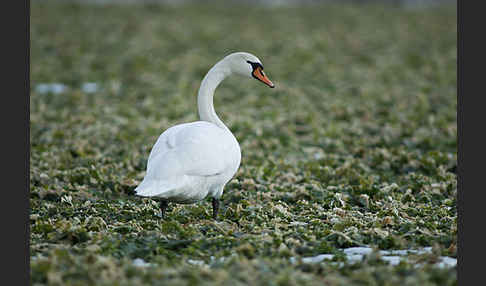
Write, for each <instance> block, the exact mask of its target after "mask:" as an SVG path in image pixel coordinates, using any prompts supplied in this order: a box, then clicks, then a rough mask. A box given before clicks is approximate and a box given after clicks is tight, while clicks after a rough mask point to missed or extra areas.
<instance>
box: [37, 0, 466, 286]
mask: <svg viewBox="0 0 486 286" xmlns="http://www.w3.org/2000/svg"><path fill="white" fill-rule="evenodd" d="M456 27H457V26H456V10H455V8H454V7H436V8H434V9H425V10H421V9H402V8H400V7H397V6H383V5H371V6H368V5H356V6H354V5H324V6H319V5H317V6H315V5H313V6H303V7H283V6H275V7H262V6H254V5H248V6H235V5H233V6H224V5H219V6H214V7H208V6H207V5H194V4H191V5H184V4H183V5H178V6H163V5H155V4H147V5H113V4H110V5H88V4H86V5H85V4H83V5H78V4H66V3H64V4H56V3H54V2H53V1H34V2H32V3H31V60H32V65H31V76H30V78H31V85H30V86H31V98H30V136H31V137H30V142H31V148H30V151H31V153H30V189H31V194H30V206H31V214H30V227H31V228H30V234H31V238H30V253H31V279H32V284H33V285H150V284H155V285H160V284H164V285H194V284H197V285H228V284H231V285H269V284H270V285H456V284H457V273H456V267H455V266H454V264H455V263H456V260H455V259H457V247H456V243H457V209H456V194H457V177H456V174H455V166H456V163H457V151H456V148H457V140H456V138H457V123H456V122H457V121H456V119H457V118H456V106H457V104H456V89H457V83H456V63H457V57H456V55H457V53H456V46H457V38H456ZM237 50H243V51H249V52H252V53H254V54H256V55H257V56H258V57H259V58H260V59H261V60H262V61H263V64H264V66H265V71H266V73H267V75H268V76H269V77H270V78H271V79H272V81H273V82H274V83H275V84H276V86H277V87H276V88H275V89H270V88H267V87H265V86H263V85H262V84H261V83H259V82H257V81H254V80H246V79H245V80H244V81H242V79H239V78H230V79H228V80H227V81H225V82H224V83H223V84H222V85H221V86H220V87H219V88H218V89H217V91H216V95H215V98H214V100H215V107H216V111H217V112H218V114H219V116H220V117H221V118H222V119H223V120H224V121H225V122H226V123H227V125H228V126H229V128H230V129H231V130H232V131H233V133H234V134H235V136H236V138H237V139H238V141H239V142H240V145H241V149H242V163H241V166H240V169H239V171H238V173H237V174H236V176H235V178H234V179H233V180H232V181H231V182H230V183H229V184H228V185H227V187H226V188H225V191H224V195H223V197H222V202H221V205H222V208H221V213H220V216H219V217H218V220H217V221H214V220H213V219H212V218H211V203H210V201H202V202H200V203H197V204H193V205H175V204H172V205H170V207H169V210H168V213H167V218H166V219H164V220H162V219H161V218H160V217H159V212H160V210H159V206H158V203H157V202H156V201H155V200H152V199H150V198H138V197H135V196H133V189H134V187H135V186H136V185H137V184H138V183H139V182H140V181H141V180H142V178H143V176H144V172H145V167H146V160H147V157H148V154H149V153H150V149H151V147H152V145H153V144H154V142H155V140H156V139H157V137H158V135H159V134H160V133H161V132H162V131H163V130H165V129H166V128H168V127H170V126H172V125H174V124H178V123H183V122H189V121H194V120H197V114H196V111H197V108H196V106H195V104H196V98H195V96H196V93H197V89H198V87H199V84H200V81H201V79H202V78H203V76H204V74H205V73H206V72H207V71H208V69H209V68H210V67H211V66H212V65H213V64H214V63H215V62H216V61H218V60H219V59H221V58H222V57H223V56H224V55H226V54H227V53H229V52H231V51H237ZM356 247H360V248H356ZM371 250H373V251H371ZM406 250H420V251H422V252H423V253H422V252H420V251H419V252H418V253H416V252H415V253H413V252H412V253H404V252H405V251H406ZM370 251H371V252H370ZM398 260H400V262H399V263H398V264H397V262H398ZM312 262H315V263H312ZM147 265H149V266H150V265H151V266H153V267H140V266H147Z"/></svg>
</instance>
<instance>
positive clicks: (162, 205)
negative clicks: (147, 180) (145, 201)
mask: <svg viewBox="0 0 486 286" xmlns="http://www.w3.org/2000/svg"><path fill="white" fill-rule="evenodd" d="M168 205H169V203H168V202H167V201H166V200H160V210H161V212H162V218H165V211H166V210H167V206H168Z"/></svg>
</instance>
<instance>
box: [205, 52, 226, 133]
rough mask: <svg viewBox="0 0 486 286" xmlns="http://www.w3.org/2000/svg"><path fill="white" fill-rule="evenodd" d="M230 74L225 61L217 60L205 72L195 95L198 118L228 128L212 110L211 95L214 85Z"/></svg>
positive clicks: (214, 88)
mask: <svg viewBox="0 0 486 286" xmlns="http://www.w3.org/2000/svg"><path fill="white" fill-rule="evenodd" d="M230 74H231V71H230V69H229V68H228V67H227V66H226V65H225V62H224V61H223V60H222V61H219V62H218V63H216V64H215V65H214V66H213V67H212V68H211V69H210V70H209V72H208V73H207V74H206V76H205V77H204V79H203V80H202V82H201V86H200V87H199V92H198V95H197V108H198V111H199V118H200V119H201V120H203V121H208V122H211V123H214V124H216V125H217V126H218V127H221V128H223V129H226V130H229V129H228V127H226V125H224V123H223V121H221V119H219V117H218V115H217V114H216V111H214V105H213V95H214V91H215V90H216V87H218V85H219V84H220V83H221V82H222V81H223V80H224V79H225V78H226V77H227V76H229V75H230Z"/></svg>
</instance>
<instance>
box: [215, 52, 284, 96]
mask: <svg viewBox="0 0 486 286" xmlns="http://www.w3.org/2000/svg"><path fill="white" fill-rule="evenodd" d="M224 61H225V63H227V64H228V66H229V68H230V70H231V72H232V73H235V74H238V75H241V76H245V77H250V78H251V77H252V78H255V79H257V80H259V81H261V82H263V83H264V84H266V85H268V86H269V87H271V88H274V87H275V85H274V84H273V83H272V81H271V80H270V79H269V78H268V77H267V75H266V74H265V73H264V72H263V65H262V62H261V61H260V60H259V59H258V58H257V57H256V56H254V55H252V54H250V53H245V52H238V53H232V54H230V55H228V56H226V57H225V58H224Z"/></svg>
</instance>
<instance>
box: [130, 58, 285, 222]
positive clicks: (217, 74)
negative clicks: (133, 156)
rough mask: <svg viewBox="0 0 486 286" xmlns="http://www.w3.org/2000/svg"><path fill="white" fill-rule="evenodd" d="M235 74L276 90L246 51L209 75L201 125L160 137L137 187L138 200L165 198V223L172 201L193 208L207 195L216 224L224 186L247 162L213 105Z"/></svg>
mask: <svg viewBox="0 0 486 286" xmlns="http://www.w3.org/2000/svg"><path fill="white" fill-rule="evenodd" d="M232 74H236V75H240V76H243V77H248V78H255V79H257V80H259V81H261V82H263V83H265V84H266V85H268V86H269V87H271V88H274V87H275V85H274V84H273V83H272V82H271V81H270V79H269V78H268V77H267V76H266V75H265V73H264V72H263V65H262V63H261V61H260V60H259V59H258V58H257V57H256V56H254V55H252V54H250V53H246V52H236V53H232V54H229V55H227V56H226V57H224V58H223V59H222V60H220V61H219V62H217V63H216V64H215V65H214V66H213V67H212V68H211V69H210V70H209V71H208V73H207V74H206V76H205V77H204V78H203V80H202V82H201V85H200V87H199V91H198V95H197V107H198V113H199V119H200V120H199V121H195V122H190V123H183V124H179V125H175V126H172V127H170V128H169V129H167V130H165V131H164V132H163V133H162V134H161V135H160V136H159V138H158V139H157V141H156V142H155V145H154V146H153V147H152V150H151V151H150V155H149V157H148V161H147V171H146V174H145V176H144V178H143V180H142V182H141V183H140V184H139V185H138V186H137V187H136V188H135V192H136V195H138V196H142V197H154V198H158V199H159V202H160V209H161V213H162V218H165V212H166V210H167V206H168V204H169V202H173V203H180V204H190V203H195V202H197V201H200V200H202V199H204V198H206V197H207V196H211V197H212V205H213V219H216V218H217V215H218V210H219V199H220V198H221V196H222V194H223V189H224V186H225V185H226V183H228V182H229V181H230V180H231V178H232V177H233V176H234V174H235V173H236V171H237V170H238V168H239V166H240V161H241V150H240V145H239V143H238V141H237V140H236V138H235V136H234V135H233V134H232V133H231V131H230V130H229V129H228V127H227V126H226V125H225V124H224V123H223V122H222V121H221V119H219V117H218V115H217V114H216V112H215V110H214V106H213V95H214V91H215V89H216V88H217V87H218V85H219V84H220V83H221V82H222V81H223V80H224V79H225V78H226V77H228V76H230V75H232Z"/></svg>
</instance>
